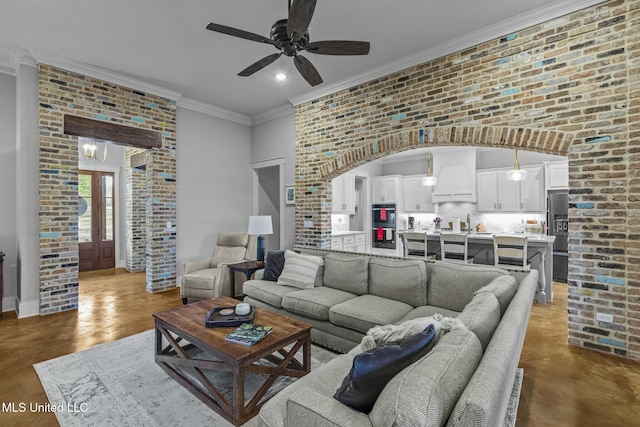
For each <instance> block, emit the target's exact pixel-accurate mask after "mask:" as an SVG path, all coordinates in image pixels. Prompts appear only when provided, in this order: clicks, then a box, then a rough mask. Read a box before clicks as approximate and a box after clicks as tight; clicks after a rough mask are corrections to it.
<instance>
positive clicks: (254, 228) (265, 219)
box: [249, 215, 273, 262]
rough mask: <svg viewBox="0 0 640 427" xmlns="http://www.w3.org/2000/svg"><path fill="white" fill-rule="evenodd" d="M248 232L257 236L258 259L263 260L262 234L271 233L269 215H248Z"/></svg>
mask: <svg viewBox="0 0 640 427" xmlns="http://www.w3.org/2000/svg"><path fill="white" fill-rule="evenodd" d="M249 234H254V235H257V236H258V253H257V255H258V256H257V258H258V261H261V262H262V261H264V236H265V235H267V234H273V226H272V225H271V215H256V216H253V215H252V216H250V217H249Z"/></svg>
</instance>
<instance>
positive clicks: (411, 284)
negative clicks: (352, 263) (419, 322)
mask: <svg viewBox="0 0 640 427" xmlns="http://www.w3.org/2000/svg"><path fill="white" fill-rule="evenodd" d="M369 276H370V277H371V280H370V285H369V293H370V294H371V295H377V296H379V297H383V298H389V299H394V300H396V301H402V302H404V303H407V304H410V305H411V306H413V307H418V306H421V305H427V265H426V263H425V262H424V261H421V260H392V259H371V260H370V261H369Z"/></svg>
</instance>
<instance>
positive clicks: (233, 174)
mask: <svg viewBox="0 0 640 427" xmlns="http://www.w3.org/2000/svg"><path fill="white" fill-rule="evenodd" d="M177 138H178V142H177V144H176V151H177V153H176V160H177V204H178V206H177V242H176V250H177V260H178V265H177V268H178V284H179V283H180V278H181V276H182V261H183V260H184V259H187V258H198V257H203V256H204V257H209V256H211V254H212V253H213V249H214V247H215V242H216V238H217V236H218V232H220V231H246V230H247V227H248V225H249V215H250V214H251V167H250V161H251V129H250V128H249V126H246V125H241V124H238V123H234V122H231V121H227V120H223V119H219V118H215V117H211V116H208V115H205V114H202V113H199V112H195V111H192V110H188V109H185V108H180V107H178V111H177Z"/></svg>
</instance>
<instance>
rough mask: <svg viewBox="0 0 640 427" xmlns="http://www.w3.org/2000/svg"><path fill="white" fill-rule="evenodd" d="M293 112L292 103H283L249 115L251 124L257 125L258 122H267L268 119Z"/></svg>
mask: <svg viewBox="0 0 640 427" xmlns="http://www.w3.org/2000/svg"><path fill="white" fill-rule="evenodd" d="M289 114H293V105H291V104H284V105H281V106H280V107H275V108H272V109H270V110H268V111H265V112H264V113H260V114H257V115H255V116H252V117H251V125H259V124H260V123H264V122H268V121H270V120H274V119H277V118H279V117H284V116H286V115H289Z"/></svg>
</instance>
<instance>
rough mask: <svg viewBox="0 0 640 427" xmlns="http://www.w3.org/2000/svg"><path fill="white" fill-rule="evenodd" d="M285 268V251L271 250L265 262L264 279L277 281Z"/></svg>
mask: <svg viewBox="0 0 640 427" xmlns="http://www.w3.org/2000/svg"><path fill="white" fill-rule="evenodd" d="M283 268H284V251H277V252H269V253H268V254H267V260H266V262H265V263H264V275H263V276H262V280H270V281H272V282H277V281H278V277H280V274H282V269H283Z"/></svg>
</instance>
